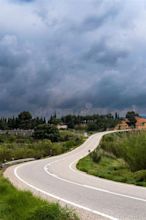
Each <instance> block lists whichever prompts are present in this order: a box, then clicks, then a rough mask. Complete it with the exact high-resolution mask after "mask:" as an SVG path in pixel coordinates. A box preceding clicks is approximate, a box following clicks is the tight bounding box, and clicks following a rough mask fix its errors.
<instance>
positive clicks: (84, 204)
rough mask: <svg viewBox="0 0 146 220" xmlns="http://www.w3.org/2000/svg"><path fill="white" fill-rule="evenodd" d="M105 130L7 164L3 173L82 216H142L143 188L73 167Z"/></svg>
mask: <svg viewBox="0 0 146 220" xmlns="http://www.w3.org/2000/svg"><path fill="white" fill-rule="evenodd" d="M106 133H109V132H101V133H97V134H94V135H92V136H90V137H89V138H88V139H87V140H86V141H85V143H83V144H82V145H81V146H80V147H78V148H76V149H75V150H73V151H72V152H69V153H66V154H63V155H61V156H56V157H51V158H47V159H42V160H37V161H33V162H28V163H24V164H19V165H16V166H13V167H10V168H8V169H7V170H6V171H5V176H6V177H8V178H9V179H10V181H11V182H13V183H14V184H15V185H16V186H18V185H19V186H20V185H21V186H22V185H23V186H26V187H27V188H29V189H30V190H32V191H35V192H37V193H38V194H39V195H40V196H45V198H54V199H56V200H57V201H59V202H61V203H65V204H68V205H69V206H72V207H75V208H77V209H80V210H82V213H86V214H84V217H83V218H82V219H84V220H85V219H111V220H115V219H123V220H146V188H144V187H138V186H134V185H128V184H123V183H117V182H113V181H109V180H105V179H101V178H98V177H94V176H90V175H87V174H85V173H83V172H80V171H78V170H77V169H76V163H77V161H78V160H79V159H80V158H82V157H84V156H86V155H87V154H88V153H89V150H90V151H92V150H93V149H95V148H96V147H97V146H98V144H99V142H100V140H101V138H102V136H103V135H104V134H106ZM86 216H88V218H86ZM91 216H92V218H91ZM93 216H94V217H93Z"/></svg>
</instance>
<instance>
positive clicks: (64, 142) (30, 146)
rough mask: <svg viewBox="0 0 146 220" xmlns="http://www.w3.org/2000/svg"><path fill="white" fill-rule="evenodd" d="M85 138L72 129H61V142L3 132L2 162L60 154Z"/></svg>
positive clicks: (0, 142)
mask: <svg viewBox="0 0 146 220" xmlns="http://www.w3.org/2000/svg"><path fill="white" fill-rule="evenodd" d="M83 140H84V139H83V137H82V135H80V134H78V133H75V132H71V131H61V132H60V142H57V143H56V142H55V143H52V142H51V141H50V140H48V139H43V140H37V139H33V138H32V137H22V136H16V135H7V134H3V135H0V163H3V162H5V161H11V160H13V159H15V160H16V159H22V158H29V157H33V158H36V159H39V158H43V157H47V156H53V155H58V154H61V153H64V152H66V151H69V150H71V149H73V148H75V147H77V146H79V145H80V144H81V143H82V142H83Z"/></svg>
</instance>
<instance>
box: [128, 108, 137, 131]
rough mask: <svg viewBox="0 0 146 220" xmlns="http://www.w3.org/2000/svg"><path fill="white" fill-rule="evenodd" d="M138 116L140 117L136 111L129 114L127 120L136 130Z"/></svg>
mask: <svg viewBox="0 0 146 220" xmlns="http://www.w3.org/2000/svg"><path fill="white" fill-rule="evenodd" d="M137 116H139V115H138V113H136V112H134V111H130V112H127V114H126V118H127V119H128V122H127V123H128V125H129V126H130V127H133V128H135V125H136V117H137Z"/></svg>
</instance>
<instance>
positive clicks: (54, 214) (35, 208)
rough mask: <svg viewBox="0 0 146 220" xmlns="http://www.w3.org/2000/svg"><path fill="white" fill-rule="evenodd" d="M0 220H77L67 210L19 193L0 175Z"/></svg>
mask: <svg viewBox="0 0 146 220" xmlns="http://www.w3.org/2000/svg"><path fill="white" fill-rule="evenodd" d="M0 220H79V218H78V217H77V216H76V214H75V213H74V212H73V211H72V210H71V209H68V208H62V207H60V205H59V204H57V203H48V202H46V201H44V200H41V199H39V198H37V197H34V196H33V195H32V194H31V193H30V192H26V191H19V190H17V189H16V188H15V187H14V186H12V185H11V183H10V182H8V180H6V179H5V178H4V177H2V173H0Z"/></svg>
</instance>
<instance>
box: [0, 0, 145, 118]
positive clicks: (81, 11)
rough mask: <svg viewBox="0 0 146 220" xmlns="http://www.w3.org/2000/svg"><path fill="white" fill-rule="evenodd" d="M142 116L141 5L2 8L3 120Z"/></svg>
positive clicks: (51, 2) (18, 4)
mask: <svg viewBox="0 0 146 220" xmlns="http://www.w3.org/2000/svg"><path fill="white" fill-rule="evenodd" d="M127 109H128V110H130V109H136V110H138V111H140V112H141V113H144V112H146V0H0V115H4V114H5V115H7V114H16V113H17V112H20V111H22V110H29V111H32V112H33V113H34V114H38V113H39V114H44V115H49V114H50V113H51V112H53V111H57V112H58V113H68V112H76V113H85V112H95V111H98V112H100V113H101V112H113V111H121V112H122V111H124V110H127Z"/></svg>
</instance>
